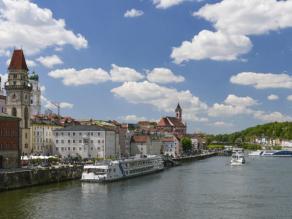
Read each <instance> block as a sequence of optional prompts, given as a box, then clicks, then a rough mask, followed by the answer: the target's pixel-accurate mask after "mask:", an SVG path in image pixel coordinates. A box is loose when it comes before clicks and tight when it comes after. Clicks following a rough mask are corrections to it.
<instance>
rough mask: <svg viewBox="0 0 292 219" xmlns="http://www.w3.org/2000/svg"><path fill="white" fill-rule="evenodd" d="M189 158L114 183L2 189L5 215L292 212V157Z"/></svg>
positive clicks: (188, 218)
mask: <svg viewBox="0 0 292 219" xmlns="http://www.w3.org/2000/svg"><path fill="white" fill-rule="evenodd" d="M229 160H230V158H229V157H213V158H209V159H206V160H202V161H197V162H192V163H186V164H184V165H182V166H178V167H175V168H171V169H167V170H165V171H163V172H160V173H156V174H153V175H148V176H143V177H139V178H134V179H129V180H125V181H119V182H114V183H109V184H90V183H81V182H79V181H71V182H65V183H60V184H51V185H46V186H37V187H33V188H26V189H20V190H15V191H8V192H3V193H0V218H1V219H2V218H17V219H25V218H32V219H39V218H41V219H55V218H56V219H57V218H65V219H71V218H72V219H75V218H76V219H77V218H78V219H79V218H98V219H103V218H105V219H111V218H119V219H123V218H138V219H142V218H159V219H171V218H184V219H193V218H200V219H201V218H232V219H237V218H248V219H250V218H292V207H291V203H292V174H291V173H292V158H263V157H257V158H248V159H247V163H246V165H244V166H241V167H231V166H230V165H228V162H229Z"/></svg>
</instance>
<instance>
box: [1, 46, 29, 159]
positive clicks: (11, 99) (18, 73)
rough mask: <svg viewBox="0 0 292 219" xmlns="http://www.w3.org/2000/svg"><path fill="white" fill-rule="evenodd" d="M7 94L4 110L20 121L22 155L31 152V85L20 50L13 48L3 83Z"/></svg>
mask: <svg viewBox="0 0 292 219" xmlns="http://www.w3.org/2000/svg"><path fill="white" fill-rule="evenodd" d="M5 89H6V94H7V100H6V111H7V114H8V115H11V116H16V117H18V118H20V119H21V121H20V136H21V137H20V145H21V153H22V154H23V155H25V154H30V153H31V147H30V116H31V108H30V99H31V90H32V86H31V84H30V83H29V79H28V68H27V65H26V61H25V57H24V54H23V51H22V50H14V52H13V55H12V58H11V61H10V64H9V67H8V81H7V82H6V83H5Z"/></svg>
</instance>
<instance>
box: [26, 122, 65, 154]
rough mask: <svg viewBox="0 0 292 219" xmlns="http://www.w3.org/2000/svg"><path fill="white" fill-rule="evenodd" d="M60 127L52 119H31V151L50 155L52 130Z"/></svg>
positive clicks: (51, 150) (51, 152) (52, 145)
mask: <svg viewBox="0 0 292 219" xmlns="http://www.w3.org/2000/svg"><path fill="white" fill-rule="evenodd" d="M59 128H62V127H61V126H60V125H57V124H56V123H55V122H53V121H48V120H43V121H42V120H32V121H31V128H30V131H31V134H30V136H31V141H30V142H31V144H32V153H33V154H37V155H52V154H53V152H54V150H53V149H54V144H53V130H55V129H59Z"/></svg>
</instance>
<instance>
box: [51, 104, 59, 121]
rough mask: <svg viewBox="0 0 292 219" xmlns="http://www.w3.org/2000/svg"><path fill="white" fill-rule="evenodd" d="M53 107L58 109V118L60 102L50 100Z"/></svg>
mask: <svg viewBox="0 0 292 219" xmlns="http://www.w3.org/2000/svg"><path fill="white" fill-rule="evenodd" d="M51 103H52V104H53V105H54V106H55V107H57V109H58V117H59V118H60V108H61V107H60V103H58V102H51Z"/></svg>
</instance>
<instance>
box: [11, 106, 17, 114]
mask: <svg viewBox="0 0 292 219" xmlns="http://www.w3.org/2000/svg"><path fill="white" fill-rule="evenodd" d="M12 116H17V110H16V108H15V107H13V108H12Z"/></svg>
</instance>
